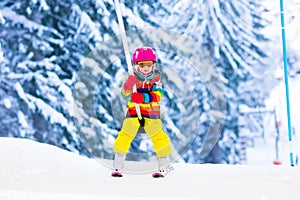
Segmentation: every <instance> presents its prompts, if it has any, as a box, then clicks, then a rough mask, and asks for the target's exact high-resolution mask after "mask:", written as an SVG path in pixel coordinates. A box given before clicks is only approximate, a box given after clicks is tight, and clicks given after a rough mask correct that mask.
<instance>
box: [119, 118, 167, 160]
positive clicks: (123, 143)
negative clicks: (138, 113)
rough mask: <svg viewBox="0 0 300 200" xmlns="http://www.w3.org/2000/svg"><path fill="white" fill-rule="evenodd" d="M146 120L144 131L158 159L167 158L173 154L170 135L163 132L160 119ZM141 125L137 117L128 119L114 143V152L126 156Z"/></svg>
mask: <svg viewBox="0 0 300 200" xmlns="http://www.w3.org/2000/svg"><path fill="white" fill-rule="evenodd" d="M144 119H145V125H144V129H145V132H146V133H147V135H148V136H149V137H150V138H151V140H152V142H153V146H154V150H155V153H156V155H157V157H159V158H161V157H165V156H168V155H170V154H171V143H170V140H169V137H168V135H167V134H166V133H165V132H164V131H163V130H162V122H161V120H160V119H149V118H144ZM139 127H140V123H139V120H138V118H137V117H133V118H126V119H125V120H124V121H123V126H122V129H121V130H120V132H119V134H118V137H117V138H116V141H115V143H114V152H116V153H119V154H126V153H127V152H128V150H129V147H130V145H131V142H132V140H133V139H134V137H135V136H136V134H137V132H138V129H139Z"/></svg>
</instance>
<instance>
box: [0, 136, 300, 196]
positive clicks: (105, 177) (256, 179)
mask: <svg viewBox="0 0 300 200" xmlns="http://www.w3.org/2000/svg"><path fill="white" fill-rule="evenodd" d="M8 152H9V153H8ZM0 160H1V168H0V198H1V199H2V200H21V199H30V200H40V199H44V200H48V199H49V200H50V199H51V200H53V199H55V200H60V199H63V200H68V199H72V200H77V199H78V200H79V199H89V200H94V199H107V200H125V199H130V200H134V199H146V200H147V199H158V200H160V199H172V200H175V199H203V200H219V199H222V200H226V199H228V200H235V199H238V200H240V199H243V200H279V199H280V200H282V199H288V198H293V199H295V197H299V196H300V191H299V186H300V171H299V168H297V167H289V166H285V165H282V166H275V165H223V164H222V165H213V164H202V165H199V164H185V163H180V164H179V163H175V164H174V168H175V170H174V171H172V172H171V173H170V174H169V175H168V176H167V177H166V178H164V179H153V178H152V177H151V172H150V171H151V170H150V171H147V172H146V170H145V173H143V172H142V171H141V169H154V168H153V167H154V166H155V165H156V163H150V162H148V163H146V162H144V163H143V162H133V161H130V162H129V161H127V162H126V163H125V165H126V169H125V170H127V173H125V174H124V177H123V178H113V177H111V176H110V173H111V169H110V166H111V161H109V160H95V159H90V158H86V157H82V156H80V155H77V154H74V153H71V152H68V151H65V150H62V149H59V148H58V147H55V146H51V145H47V144H43V143H38V142H34V141H31V140H28V139H17V138H0ZM130 169H131V170H133V169H137V171H140V173H132V172H130V173H129V171H130Z"/></svg>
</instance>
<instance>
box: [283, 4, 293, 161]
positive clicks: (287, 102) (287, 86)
mask: <svg viewBox="0 0 300 200" xmlns="http://www.w3.org/2000/svg"><path fill="white" fill-rule="evenodd" d="M280 18H281V35H282V50H283V66H284V80H285V94H286V111H287V122H288V134H289V143H290V147H291V150H290V164H291V166H292V167H293V166H294V155H293V148H292V147H293V146H292V125H291V112H290V97H289V96H290V95H289V77H288V65H287V53H286V38H285V23H284V6H283V0H280Z"/></svg>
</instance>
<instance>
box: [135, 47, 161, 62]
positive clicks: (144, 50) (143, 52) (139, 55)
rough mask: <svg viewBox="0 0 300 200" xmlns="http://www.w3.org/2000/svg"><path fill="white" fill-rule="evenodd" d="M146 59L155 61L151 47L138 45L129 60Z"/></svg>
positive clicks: (138, 60) (154, 54)
mask: <svg viewBox="0 0 300 200" xmlns="http://www.w3.org/2000/svg"><path fill="white" fill-rule="evenodd" d="M146 60H151V61H153V62H157V57H156V53H155V51H154V50H153V49H152V48H151V47H139V48H137V49H136V50H135V51H134V52H133V54H132V58H131V62H133V63H137V62H140V61H146Z"/></svg>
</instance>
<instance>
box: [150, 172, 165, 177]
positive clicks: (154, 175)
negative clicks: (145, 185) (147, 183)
mask: <svg viewBox="0 0 300 200" xmlns="http://www.w3.org/2000/svg"><path fill="white" fill-rule="evenodd" d="M152 177H153V178H164V177H165V176H164V175H163V174H162V173H160V172H155V173H153V174H152Z"/></svg>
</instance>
